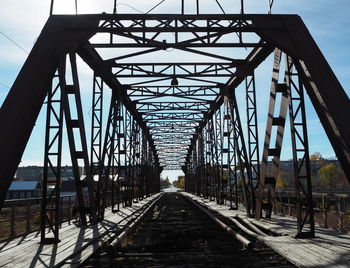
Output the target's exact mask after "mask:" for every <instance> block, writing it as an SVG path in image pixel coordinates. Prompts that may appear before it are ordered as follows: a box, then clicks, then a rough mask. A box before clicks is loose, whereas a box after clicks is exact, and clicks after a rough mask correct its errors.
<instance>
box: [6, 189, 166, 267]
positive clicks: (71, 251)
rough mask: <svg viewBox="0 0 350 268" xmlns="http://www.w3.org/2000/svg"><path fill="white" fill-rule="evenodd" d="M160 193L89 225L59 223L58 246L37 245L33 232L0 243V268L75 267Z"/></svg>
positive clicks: (107, 214) (122, 228) (132, 219)
mask: <svg viewBox="0 0 350 268" xmlns="http://www.w3.org/2000/svg"><path fill="white" fill-rule="evenodd" d="M160 195H161V193H158V194H155V195H153V196H150V197H148V198H145V199H143V200H142V201H139V202H138V203H134V204H133V206H132V207H125V208H121V209H120V211H119V212H117V213H112V211H111V209H108V210H107V211H106V214H105V219H104V220H103V221H101V222H99V223H98V224H95V225H93V226H87V227H85V228H81V227H79V226H76V225H75V224H74V223H73V222H71V223H68V222H66V223H63V224H62V227H61V229H60V240H61V242H60V243H58V244H51V245H42V244H40V233H39V232H34V233H31V234H29V235H27V236H24V237H19V238H17V239H14V240H12V241H10V242H5V243H1V244H0V267H11V268H14V267H16V268H17V267H61V266H72V265H74V264H79V263H81V262H83V261H84V260H85V259H87V258H88V257H89V256H90V255H91V254H93V253H94V252H95V251H96V250H97V249H98V248H100V247H101V246H102V245H103V244H104V243H106V242H107V241H108V240H109V239H111V238H113V237H115V236H118V235H119V234H120V233H121V232H122V231H123V230H124V229H125V227H126V226H128V224H129V223H130V222H132V221H134V220H135V219H136V218H138V217H139V216H140V215H141V214H142V213H143V212H144V211H145V210H147V209H149V208H150V207H151V204H152V203H153V202H156V200H157V199H158V198H159V197H160Z"/></svg>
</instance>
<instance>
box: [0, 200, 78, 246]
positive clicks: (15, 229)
mask: <svg viewBox="0 0 350 268" xmlns="http://www.w3.org/2000/svg"><path fill="white" fill-rule="evenodd" d="M74 202H75V195H63V196H61V197H60V208H61V211H60V214H61V223H63V222H66V221H68V222H69V223H70V221H71V220H72V219H73V216H72V209H73V206H74ZM40 206H41V197H37V198H27V199H11V200H6V201H5V202H4V206H3V208H2V209H1V213H0V242H4V241H6V240H11V239H13V238H16V237H19V236H23V235H27V234H29V233H31V232H34V231H37V230H39V228H40ZM52 217H53V215H52Z"/></svg>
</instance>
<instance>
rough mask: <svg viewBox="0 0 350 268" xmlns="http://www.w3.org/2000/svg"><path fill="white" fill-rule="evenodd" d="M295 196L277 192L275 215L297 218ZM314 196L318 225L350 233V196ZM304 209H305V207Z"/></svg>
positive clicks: (315, 194)
mask: <svg viewBox="0 0 350 268" xmlns="http://www.w3.org/2000/svg"><path fill="white" fill-rule="evenodd" d="M294 195H295V194H294V193H293V192H290V191H283V192H277V193H276V195H275V197H276V198H275V204H274V214H279V215H283V216H293V217H295V215H296V213H295V212H296V206H295V204H294V202H293V201H294ZM312 195H313V200H314V214H315V222H316V223H318V224H319V225H320V226H322V227H324V228H332V229H335V230H338V231H341V232H346V231H350V194H336V193H317V192H316V193H315V192H314V193H313V194H312ZM302 208H303V209H305V207H302ZM303 212H304V213H305V211H303Z"/></svg>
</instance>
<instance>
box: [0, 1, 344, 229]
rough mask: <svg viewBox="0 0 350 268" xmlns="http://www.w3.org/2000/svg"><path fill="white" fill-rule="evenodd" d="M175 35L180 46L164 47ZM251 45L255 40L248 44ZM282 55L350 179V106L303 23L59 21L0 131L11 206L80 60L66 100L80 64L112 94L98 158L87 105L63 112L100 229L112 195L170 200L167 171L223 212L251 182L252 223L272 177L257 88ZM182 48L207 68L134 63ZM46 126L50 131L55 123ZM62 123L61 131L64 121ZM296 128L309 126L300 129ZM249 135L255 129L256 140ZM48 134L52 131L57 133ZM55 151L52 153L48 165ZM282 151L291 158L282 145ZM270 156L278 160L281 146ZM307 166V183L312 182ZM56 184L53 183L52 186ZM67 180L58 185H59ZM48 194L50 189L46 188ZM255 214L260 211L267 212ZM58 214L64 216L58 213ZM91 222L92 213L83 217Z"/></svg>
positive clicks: (1, 170) (194, 18)
mask: <svg viewBox="0 0 350 268" xmlns="http://www.w3.org/2000/svg"><path fill="white" fill-rule="evenodd" d="M243 9H244V8H243V6H242V10H243ZM101 35H104V36H107V37H108V38H104V39H101V40H100V41H96V39H94V37H98V36H101ZM164 35H168V36H170V37H167V39H164V38H163V36H164ZM252 35H254V38H249V36H250V37H251V36H252ZM228 37H229V38H231V39H227V38H228ZM227 40H230V41H227ZM123 48H130V49H131V50H128V52H125V51H124V52H123V51H122V52H121V53H110V54H108V55H107V56H106V55H105V54H104V53H102V52H101V51H102V50H108V49H110V50H111V51H115V50H118V51H119V50H120V49H123ZM206 48H208V49H214V48H215V49H217V51H220V52H215V53H214V52H212V50H208V49H206ZM228 48H230V49H241V52H242V54H240V56H235V57H232V55H234V54H230V53H227V50H226V49H228ZM276 48H278V49H280V50H281V51H282V52H284V53H285V54H287V55H288V57H289V59H290V61H291V62H293V64H294V65H295V69H293V70H294V71H293V72H296V76H297V77H298V79H299V81H300V84H299V85H298V90H299V89H300V92H301V93H302V92H303V88H304V87H305V92H306V93H307V94H308V95H309V97H310V99H311V102H312V104H313V106H314V108H315V110H316V112H317V114H318V116H319V118H320V121H321V123H322V125H323V128H324V129H325V132H326V134H327V135H328V138H329V140H330V143H331V145H332V146H333V149H334V151H335V153H336V155H337V157H338V159H339V161H340V163H341V165H342V167H343V170H344V172H345V174H346V175H347V177H348V179H349V181H350V128H349V123H350V122H349V117H348V114H349V113H350V101H349V98H348V96H347V95H346V93H345V91H344V90H343V88H342V86H341V85H340V83H339V81H338V80H337V78H336V76H335V75H334V73H333V71H332V70H331V68H330V67H329V65H328V63H327V61H326V60H325V58H324V57H323V55H322V53H321V51H320V50H319V48H318V47H317V45H316V43H315V41H314V40H313V38H312V36H311V35H310V33H309V32H308V30H307V28H306V26H305V25H304V23H303V21H302V20H301V18H300V17H299V16H297V15H260V14H259V15H249V14H221V15H219V14H197V15H185V14H92V15H74V16H72V15H69V16H68V15H52V16H50V17H49V19H48V21H47V23H46V25H45V27H44V28H43V31H42V33H41V35H40V36H39V38H38V40H37V42H36V44H35V46H34V48H33V50H32V51H31V53H30V55H29V57H28V59H27V61H26V62H25V64H24V66H23V68H22V70H21V72H20V73H19V75H18V77H17V79H16V81H15V83H14V85H13V86H12V88H11V90H10V92H9V94H8V96H7V98H6V99H5V101H4V103H3V105H2V107H1V110H0V125H1V126H3V127H2V131H1V132H0V151H1V155H0V163H2V164H1V166H0V181H1V183H2V187H1V188H0V206H2V204H3V201H4V199H5V196H6V192H7V189H8V188H9V186H10V184H11V181H12V178H13V176H14V174H15V171H16V168H17V166H18V164H19V163H20V160H21V157H22V155H23V152H24V149H25V147H26V144H27V142H28V140H29V137H30V134H31V132H32V130H33V127H34V124H35V121H36V119H37V117H38V114H39V111H40V109H41V107H42V106H43V104H44V100H45V96H46V95H47V94H48V92H49V90H50V87H51V83H52V81H53V80H54V78H57V77H55V72H56V71H57V70H60V68H59V62H62V61H63V60H64V59H65V58H66V57H67V55H70V57H71V61H70V62H71V65H72V66H73V67H74V68H73V69H72V70H69V68H67V69H62V68H61V70H60V71H61V75H60V77H59V79H58V80H59V81H58V84H59V88H60V90H63V91H64V90H65V88H66V89H67V88H68V89H69V91H70V90H71V89H73V88H76V87H77V85H79V83H78V81H79V77H78V75H79V74H78V72H77V70H75V69H76V64H77V60H76V56H79V57H80V58H81V59H82V60H83V61H84V62H85V63H86V64H87V65H88V66H89V67H90V68H91V69H92V70H93V72H94V85H93V86H96V79H98V81H99V83H100V86H101V91H102V88H103V85H105V87H104V88H108V89H110V90H111V94H110V95H111V97H110V99H109V100H108V101H110V104H109V112H107V111H103V105H102V99H101V103H100V102H99V99H98V98H103V94H102V92H101V95H98V96H99V97H98V96H97V99H95V100H94V101H93V103H92V108H91V109H92V114H93V119H92V130H91V133H92V136H93V137H92V138H91V142H90V144H91V148H87V143H88V141H87V140H86V133H85V129H84V124H83V122H84V121H83V116H82V114H81V110H82V109H81V103H80V100H79V99H80V96H78V95H76V96H77V98H76V99H77V100H76V101H75V103H73V104H76V105H77V111H78V118H69V117H67V113H68V110H69V107H68V106H67V105H66V107H65V108H64V114H65V117H66V119H69V120H66V121H67V122H66V127H67V129H68V130H69V131H68V132H69V133H70V135H69V136H70V138H69V141H70V152H71V160H72V161H73V160H74V161H73V162H74V164H73V165H74V167H75V170H76V172H75V173H76V174H75V176H74V177H75V182H76V188H77V189H80V188H87V193H88V196H89V199H90V200H93V201H94V202H93V203H91V202H90V205H89V207H88V208H86V207H85V205H84V203H85V201H84V200H83V199H84V198H83V197H82V191H80V190H78V191H77V192H78V197H79V198H78V199H79V207H80V210H81V211H85V212H86V211H90V212H91V211H92V213H91V215H90V216H91V217H92V219H101V218H103V215H104V209H105V194H104V193H105V192H106V191H107V189H109V188H110V189H111V190H112V191H114V192H113V194H112V196H113V200H115V202H114V203H113V207H114V205H115V206H116V207H119V205H120V203H123V204H124V205H125V206H128V205H131V204H132V203H133V202H137V200H139V199H142V198H144V197H145V196H147V195H149V194H151V193H154V192H157V191H159V190H160V182H159V179H160V173H161V172H162V171H163V170H166V169H168V170H174V169H178V170H180V169H182V170H183V171H184V173H185V177H186V183H185V189H186V191H189V192H193V193H197V194H198V195H204V196H207V197H209V198H211V199H215V200H216V201H217V202H218V203H220V202H222V200H223V198H224V197H225V195H229V196H230V198H229V199H230V200H231V203H236V201H235V200H237V196H236V195H237V194H236V192H237V191H236V189H237V184H238V182H240V183H241V184H242V187H243V197H244V198H243V199H244V200H243V202H244V204H245V206H246V209H247V214H248V215H249V216H254V214H256V213H257V214H258V215H259V214H260V208H261V207H262V203H261V202H262V201H261V200H262V199H261V198H260V197H259V198H260V199H259V198H258V200H256V198H255V194H256V189H257V185H258V178H259V176H260V177H261V176H265V174H264V173H263V174H261V173H260V170H259V155H258V154H259V153H258V148H259V146H258V143H259V141H258V139H257V127H256V123H257V120H256V107H257V103H256V102H258V100H255V96H254V94H255V89H254V88H253V87H254V81H253V80H252V79H253V78H254V71H255V70H256V69H257V68H258V67H259V66H260V65H261V63H262V62H264V61H265V59H266V58H267V57H269V56H270V55H271V53H272V52H273V51H274V50H275V49H276ZM133 49H134V50H133ZM171 49H176V50H178V51H179V52H181V53H184V55H188V54H190V55H192V56H196V60H193V61H192V62H189V61H185V60H182V59H181V60H179V61H178V62H170V61H168V60H166V61H163V62H162V61H161V59H160V58H157V57H154V58H153V59H152V61H151V62H137V61H134V60H133V57H137V56H143V55H150V54H151V53H155V52H162V51H163V52H164V51H168V50H171ZM185 57H186V56H184V58H185ZM179 58H180V57H179ZM203 58H205V60H203ZM198 59H200V60H198ZM157 60H159V62H157ZM293 75H294V73H293ZM65 76H67V77H70V76H72V77H73V80H74V81H73V82H72V83H70V84H67V85H65V81H64V80H65ZM290 76H292V74H291V75H290ZM287 78H288V77H287ZM287 78H286V79H287ZM244 82H245V83H244ZM242 83H244V85H245V90H246V91H245V93H246V98H247V106H248V107H246V108H247V110H246V115H247V116H248V119H249V120H248V125H247V126H245V125H243V123H242V120H241V114H242V104H241V103H238V102H237V100H236V93H237V92H236V88H237V87H238V86H239V85H240V84H242ZM285 84H286V87H287V91H288V92H290V93H288V94H291V91H292V85H291V84H290V83H287V82H285ZM91 88H93V87H91ZM95 89H96V87H95ZM103 90H105V89H103ZM95 93H96V90H95V92H94V94H95ZM67 94H72V93H71V92H70V93H69V92H68V93H67ZM95 95H96V94H95ZM62 96H63V97H64V94H63V95H62ZM95 97H96V96H95ZM289 97H290V96H289ZM169 98H170V99H169ZM65 102H67V101H65ZM292 102H293V101H292V100H290V101H289V112H290V115H293V105H292ZM225 103H226V106H225ZM296 107H297V108H296V111H301V113H300V114H301V116H302V121H297V120H296V119H295V118H293V116H290V117H291V120H290V128H291V133H292V139H293V142H292V143H293V146H292V147H293V148H292V154H293V160H294V161H293V162H294V170H295V176H294V177H295V178H294V180H295V182H296V189H295V192H296V194H297V195H299V194H300V192H302V193H303V194H304V196H303V197H304V198H305V200H306V201H305V200H301V199H300V200H298V202H299V203H298V204H299V205H298V207H299V208H300V210H301V208H302V205H303V202H306V203H307V207H308V208H311V209H310V211H308V213H307V215H310V217H309V219H308V220H307V222H308V223H310V229H311V233H313V219H312V218H313V216H312V202H313V201H312V195H311V194H310V191H311V183H310V176H309V175H310V174H309V170H310V163H309V162H308V160H306V159H308V143H307V128H306V118H305V111H304V98H303V95H302V94H301V95H300V98H299V103H298V104H297V105H296ZM299 108H300V109H299ZM104 113H105V114H107V113H108V119H107V121H108V122H107V124H106V128H105V130H104V135H101V131H102V130H103V129H104V126H103V125H101V117H102V115H103V114H104ZM48 115H49V113H48ZM47 122H48V123H47V124H49V120H48V121H47ZM60 124H61V125H60V126H59V127H60V128H62V127H63V122H62V120H61V123H60ZM224 125H225V127H223V126H224ZM297 126H302V127H301V128H300V129H297ZM245 127H248V132H249V134H248V137H246V134H245ZM47 128H48V129H50V125H48V126H47ZM51 128H52V127H51ZM73 129H75V130H79V131H80V139H78V141H74V140H73V138H74V137H73V136H74V135H72V132H73ZM296 137H297V138H298V139H299V140H301V143H302V144H303V148H301V147H300V146H299V145H298V144H297V142H296ZM76 142H81V143H82V149H81V150H76V149H75V148H74V145H75V143H76ZM280 143H282V142H280ZM48 145H49V144H48ZM48 145H47V146H46V149H45V154H46V155H49V150H50V146H48ZM267 146H268V145H267ZM298 146H299V147H298ZM277 147H278V148H277V150H280V147H281V144H279V145H278V146H277ZM89 149H90V154H89V152H88V150H89ZM269 149H271V150H270V152H271V153H272V154H273V153H274V152H273V150H275V149H276V148H269ZM59 151H60V152H61V150H59ZM301 151H302V153H303V155H302V156H299V155H298V152H301ZM275 153H276V150H275ZM59 154H61V153H59ZM89 155H90V159H89ZM61 156H62V155H59V156H58V157H61ZM277 156H278V157H279V154H278V153H277ZM77 159H80V160H81V161H82V160H83V161H84V165H85V172H86V178H80V177H79V174H78V173H77V166H78V164H77V161H76V160H77ZM46 160H47V157H46ZM264 161H265V160H264ZM47 164H48V162H47V161H46V163H45V165H47ZM57 165H58V166H59V165H60V163H58V164H57ZM301 167H303V170H306V173H307V174H301V172H300V171H301V170H302V168H301ZM57 170H59V167H57ZM227 174H229V175H227ZM93 175H95V176H97V180H96V181H97V183H96V184H95V183H94V182H93V181H92V180H93V177H92V176H93ZM56 177H57V176H56ZM58 177H59V176H58ZM45 178H46V180H47V179H48V178H47V176H45ZM57 179H58V180H57V181H59V179H60V178H57ZM44 185H47V181H46V182H44ZM57 185H58V184H57ZM305 185H306V186H305ZM262 188H263V187H260V189H262ZM57 189H58V188H57ZM272 190H273V189H272ZM260 191H262V190H260ZM272 192H273V191H272ZM95 199H96V200H97V201H95ZM256 201H258V205H257V206H256ZM95 206H97V208H96V209H95V208H94V207H95ZM255 207H258V210H259V211H258V212H256V211H255ZM232 208H234V207H233V206H232ZM58 210H59V209H58V207H57V209H56V212H57V215H58V213H59V211H58ZM85 212H82V213H81V214H82V215H81V216H82V218H84V213H85ZM43 213H44V214H45V212H44V210H43ZM95 214H96V215H95ZM299 214H300V215H301V214H302V213H301V212H300V213H299ZM83 222H84V223H85V220H83ZM298 223H299V226H301V227H300V228H299V227H298V232H299V233H300V234H301V233H303V232H304V230H303V226H304V223H305V221H304V220H303V219H302V218H301V216H300V217H298ZM42 228H44V227H42ZM312 235H313V234H312Z"/></svg>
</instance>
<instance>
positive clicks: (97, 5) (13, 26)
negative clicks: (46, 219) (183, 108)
mask: <svg viewBox="0 0 350 268" xmlns="http://www.w3.org/2000/svg"><path fill="white" fill-rule="evenodd" d="M49 2H50V1H42V0H11V1H2V3H1V9H0V105H1V104H2V102H3V101H4V99H5V97H6V95H7V93H8V92H9V90H10V87H11V85H12V84H13V82H14V80H15V79H16V77H17V75H18V73H19V71H20V69H21V67H22V65H23V63H24V61H25V60H26V58H27V56H28V52H30V50H31V49H32V47H33V45H34V43H35V41H36V39H37V37H38V36H39V34H40V31H41V29H42V27H43V25H44V24H45V22H46V20H47V18H48V16H49V8H50V3H49ZM158 2H159V1H158V0H155V1H154V0H152V1H151V0H148V1H139V0H128V1H126V0H123V1H118V6H117V8H118V12H122V13H134V12H136V13H137V12H140V11H142V12H147V11H148V10H149V9H150V8H151V7H153V6H154V5H155V4H157V3H158ZM239 2H240V1H238V0H237V1H232V0H221V1H220V3H221V5H222V6H223V8H224V9H225V11H226V13H238V12H239V10H240V6H239ZM179 3H180V1H178V0H166V1H164V2H163V3H162V4H161V5H159V6H158V7H157V8H156V9H154V10H153V11H152V12H153V13H179V11H180V4H179ZM185 3H186V9H185V12H186V13H190V14H193V13H194V12H195V1H194V0H191V1H189V0H187V1H185ZM335 3H336V4H335ZM112 7H113V1H111V0H84V1H79V0H78V13H79V14H85V13H101V12H107V13H110V12H111V11H112ZM267 7H268V0H266V1H263V0H246V1H245V13H264V14H265V13H267V9H268V8H267ZM200 11H201V13H212V12H217V13H220V9H219V8H218V6H217V5H216V3H215V0H205V1H204V0H201V1H200ZM73 13H75V7H74V1H73V0H56V1H55V4H54V14H73ZM272 13H274V14H299V15H300V16H301V17H302V19H303V20H304V22H305V24H306V25H307V27H308V29H309V31H310V32H311V34H312V36H313V37H314V39H315V40H316V42H317V44H318V46H319V47H320V49H321V51H322V52H323V54H324V56H325V57H326V59H327V61H328V62H329V64H330V66H331V67H332V69H333V71H334V72H335V74H336V75H337V77H338V79H339V81H340V83H341V84H342V85H343V88H344V89H345V91H346V92H347V94H348V95H350V64H349V62H350V51H349V48H350V27H349V26H350V16H349V14H350V2H349V1H348V0H338V1H334V0H319V1H317V3H316V1H314V0H285V1H282V0H275V5H274V7H273V10H272ZM10 39H11V40H12V41H11V40H10ZM15 43H16V44H15ZM169 57H173V58H176V54H171V53H169ZM271 68H272V58H271V57H270V58H269V59H268V60H266V62H264V64H263V65H262V66H261V67H260V68H259V70H258V71H259V73H257V78H256V79H257V94H258V99H260V98H261V99H264V101H261V102H260V103H259V105H258V115H259V117H258V121H259V123H258V124H259V138H260V141H262V140H263V133H264V132H265V125H266V114H267V103H268V99H267V98H266V97H264V96H266V93H267V92H268V90H269V87H270V80H271ZM83 70H84V71H83V74H82V75H81V77H91V71H89V70H88V69H87V68H84V69H83ZM90 80H91V78H90ZM84 81H88V79H84ZM89 86H90V87H91V82H90V85H89V84H88V83H87V82H86V83H85V82H82V90H83V92H84V93H85V96H84V97H83V98H84V99H83V103H85V104H83V105H84V110H85V119H86V123H87V125H89V121H90V120H91V119H90V118H91V115H90V114H89V102H91V101H90V98H91V96H90V95H91V89H90V88H89ZM89 94H90V95H89ZM263 97H264V98H263ZM238 98H239V99H240V98H241V99H242V98H243V95H240V96H238ZM43 111H44V110H43ZM43 111H42V112H41V114H40V115H39V118H38V120H37V123H36V126H35V128H34V130H33V133H32V136H31V139H30V141H29V143H28V146H27V149H26V151H25V153H24V155H23V158H22V162H21V164H20V165H21V166H27V165H42V163H43V140H44V126H45V125H44V121H45V116H44V113H43ZM242 117H243V118H242V120H243V121H244V120H245V119H244V115H243V114H242ZM307 117H308V130H309V140H310V152H311V153H312V152H320V153H321V154H322V155H323V156H324V157H326V158H332V157H334V152H333V150H332V148H331V146H330V144H329V142H328V140H327V138H326V136H325V133H324V131H323V129H322V127H321V124H320V122H319V120H318V117H317V116H316V114H315V112H314V110H313V108H312V106H311V105H310V102H309V100H307ZM289 140H290V139H288V134H287V137H286V139H285V144H284V148H285V149H284V150H283V152H282V159H289V158H290V157H291V152H290V151H289V150H288V144H290V141H289ZM66 147H67V146H66ZM64 152H65V153H66V155H68V151H67V150H64ZM63 163H64V164H69V160H68V159H67V158H66V159H65V158H64V159H63ZM179 174H181V173H179V172H174V171H169V172H167V173H163V174H162V176H163V177H166V176H168V177H169V179H171V180H174V179H176V177H177V176H178V175H179Z"/></svg>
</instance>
